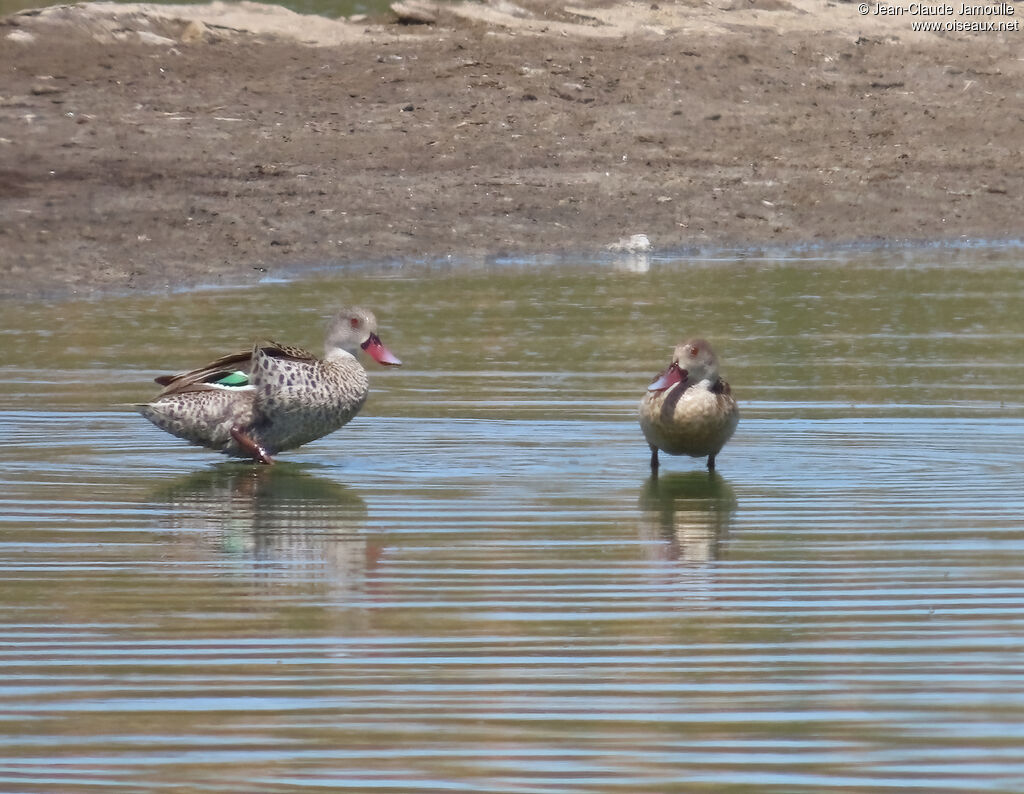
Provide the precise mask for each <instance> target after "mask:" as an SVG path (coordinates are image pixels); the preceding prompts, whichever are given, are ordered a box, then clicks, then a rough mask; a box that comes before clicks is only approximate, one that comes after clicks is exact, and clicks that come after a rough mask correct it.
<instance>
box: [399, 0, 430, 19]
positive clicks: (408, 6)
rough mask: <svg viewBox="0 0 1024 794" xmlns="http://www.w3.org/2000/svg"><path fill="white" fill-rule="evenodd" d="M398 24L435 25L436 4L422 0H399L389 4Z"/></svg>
mask: <svg viewBox="0 0 1024 794" xmlns="http://www.w3.org/2000/svg"><path fill="white" fill-rule="evenodd" d="M391 10H392V11H393V12H394V13H395V15H396V16H397V17H398V23H399V24H400V25H436V24H437V6H435V5H434V4H433V3H429V2H423V0H399V2H396V3H392V4H391Z"/></svg>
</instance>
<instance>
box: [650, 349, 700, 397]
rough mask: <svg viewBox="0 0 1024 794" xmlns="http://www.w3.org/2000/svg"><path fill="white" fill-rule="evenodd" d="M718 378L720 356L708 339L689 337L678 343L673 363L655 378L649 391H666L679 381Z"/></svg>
mask: <svg viewBox="0 0 1024 794" xmlns="http://www.w3.org/2000/svg"><path fill="white" fill-rule="evenodd" d="M702 380H710V381H712V382H714V381H716V380H718V357H717V356H716V355H715V351H714V350H712V349H711V345H710V344H708V342H707V340H706V339H688V340H686V341H685V342H682V343H681V344H678V345H676V349H675V350H674V351H673V353H672V363H671V364H669V365H668V368H667V369H666V370H665V371H664V372H662V373H661V374H660V375H658V377H657V378H655V379H654V382H653V383H651V385H650V386H648V387H647V391H665V389H669V388H671V387H672V386H675V385H676V384H677V383H682V382H684V381H686V382H688V383H699V382H700V381H702Z"/></svg>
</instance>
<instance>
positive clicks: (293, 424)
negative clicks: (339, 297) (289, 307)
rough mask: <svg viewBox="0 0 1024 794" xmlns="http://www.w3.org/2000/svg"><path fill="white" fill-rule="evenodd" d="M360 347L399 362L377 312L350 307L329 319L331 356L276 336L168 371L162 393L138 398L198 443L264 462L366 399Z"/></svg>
mask: <svg viewBox="0 0 1024 794" xmlns="http://www.w3.org/2000/svg"><path fill="white" fill-rule="evenodd" d="M359 349H362V350H365V351H366V352H367V353H368V354H369V355H370V356H371V357H372V358H373V359H374V360H375V361H377V362H378V363H380V364H386V365H399V364H401V363H402V362H401V361H399V360H398V359H397V358H396V357H395V356H394V355H393V354H392V353H391V351H390V350H388V349H387V348H386V347H385V346H384V345H383V343H381V341H380V338H379V337H378V336H377V318H376V317H374V315H373V312H371V311H368V310H366V309H360V308H356V307H353V308H343V309H341V310H340V311H339V312H338V313H337V314H336V315H335V316H334V318H333V319H332V320H331V322H330V323H329V324H328V326H327V335H326V338H325V341H324V351H325V352H324V357H323V358H322V359H319V358H317V357H316V356H314V355H313V354H312V353H308V352H306V351H305V350H301V349H299V348H296V347H288V346H286V345H281V344H278V343H277V342H260V343H257V344H256V346H255V347H254V348H253V349H252V352H251V353H250V352H244V353H235V354H233V355H229V356H224V357H223V358H219V359H217V360H216V361H214V362H212V363H211V364H208V365H206V366H205V367H201V368H200V369H196V370H192V371H191V372H182V373H179V374H177V375H162V376H161V377H159V378H157V379H156V382H157V383H159V384H160V385H161V386H163V387H164V389H163V391H162V392H160V394H158V395H157V397H156V399H155V400H153V401H152V402H150V403H145V404H142V405H139V406H137V407H138V409H139V412H140V413H141V414H142V415H143V416H144V417H146V418H147V419H148V420H149V421H151V422H152V423H153V424H155V425H156V426H157V427H159V428H160V429H162V430H166V431H167V432H168V433H171V434H172V435H175V436H177V437H178V438H183V439H185V440H186V441H188V442H190V443H192V444H196V445H198V446H202V447H207V448H209V449H212V450H216V451H217V452H223V453H225V454H226V455H230V456H232V457H237V458H251V459H253V460H254V461H257V462H259V463H273V462H274V459H273V456H274V455H276V454H277V453H279V452H283V451H285V450H288V449H295V448H296V447H300V446H302V445H303V444H307V443H309V442H310V441H314V440H316V439H318V438H323V437H324V436H326V435H327V434H328V433H333V432H334V431H335V430H337V429H339V428H340V427H342V426H344V425H345V424H346V423H348V422H349V420H351V419H352V417H354V416H355V415H356V414H357V413H359V409H360V408H362V407H363V403H364V402H366V395H367V394H368V393H369V382H368V381H367V377H366V370H364V369H363V367H362V365H361V364H360V363H359V361H357V360H356V353H357V352H358V350H359Z"/></svg>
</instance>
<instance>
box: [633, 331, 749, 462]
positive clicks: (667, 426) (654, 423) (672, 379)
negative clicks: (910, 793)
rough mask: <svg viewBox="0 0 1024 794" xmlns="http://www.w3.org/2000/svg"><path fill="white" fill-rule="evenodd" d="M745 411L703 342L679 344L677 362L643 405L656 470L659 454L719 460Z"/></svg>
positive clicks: (652, 387)
mask: <svg viewBox="0 0 1024 794" xmlns="http://www.w3.org/2000/svg"><path fill="white" fill-rule="evenodd" d="M739 419H740V412H739V408H738V407H737V405H736V400H735V399H733V396H732V390H731V389H730V388H729V384H728V383H726V382H725V381H724V380H723V379H722V378H721V377H720V376H719V374H718V357H717V356H716V355H715V353H714V351H713V350H712V349H711V345H709V344H708V343H707V341H705V340H704V339H690V340H688V341H686V342H683V343H682V344H680V345H677V346H676V349H675V351H674V353H673V356H672V363H671V364H669V366H668V368H667V369H666V370H665V371H664V372H662V373H661V374H660V375H659V376H658V377H657V378H656V379H655V380H654V382H653V383H652V384H651V385H650V386H649V387H648V390H647V393H646V394H645V395H644V397H643V399H642V400H641V401H640V428H641V430H643V434H644V438H646V439H647V443H648V444H649V445H650V447H651V471H652V472H654V473H657V471H658V450H661V451H662V452H665V453H666V454H669V455H690V456H691V457H695V458H703V457H705V456H707V459H708V469H709V470H711V471H714V468H715V456H716V455H717V454H718V453H719V452H720V451H721V449H722V447H723V446H725V442H726V441H728V440H729V439H730V438H731V437H732V434H733V431H734V430H736V424H737V423H738V422H739Z"/></svg>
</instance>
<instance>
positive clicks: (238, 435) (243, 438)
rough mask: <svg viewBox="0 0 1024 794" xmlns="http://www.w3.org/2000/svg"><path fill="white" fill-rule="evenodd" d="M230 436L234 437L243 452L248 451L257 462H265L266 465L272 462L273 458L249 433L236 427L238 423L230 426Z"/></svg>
mask: <svg viewBox="0 0 1024 794" xmlns="http://www.w3.org/2000/svg"><path fill="white" fill-rule="evenodd" d="M231 437H232V438H233V439H235V441H236V442H237V444H238V446H240V447H241V448H242V449H243V450H244V451H245V452H248V453H249V455H250V456H251V457H252V459H253V460H255V461H256V462H257V463H266V464H267V465H268V466H270V465H271V464H273V462H274V459H273V458H272V457H270V453H268V452H267V451H266V450H265V449H264V448H263V447H261V446H260V445H259V444H257V443H256V442H255V441H253V440H252V438H251V437H250V436H249V434H248V433H246V432H245V431H244V430H242V429H241V428H240V427H238V425H235V426H234V427H232V428H231Z"/></svg>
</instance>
